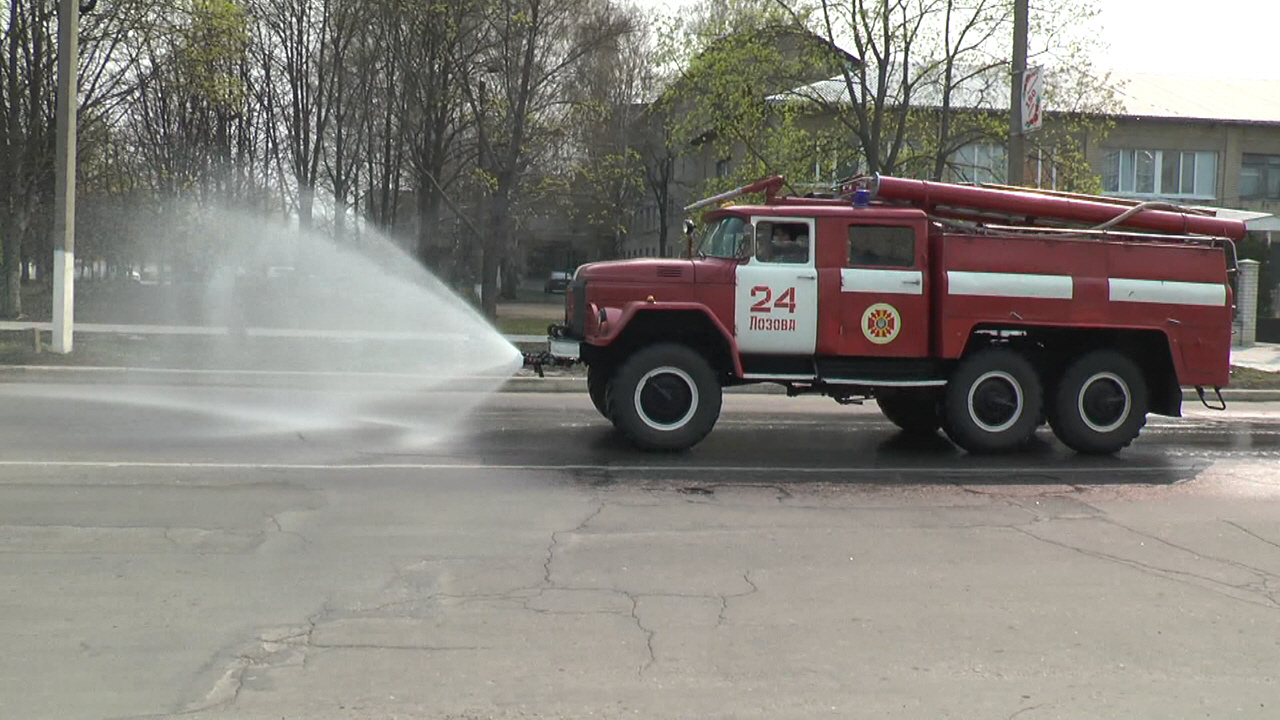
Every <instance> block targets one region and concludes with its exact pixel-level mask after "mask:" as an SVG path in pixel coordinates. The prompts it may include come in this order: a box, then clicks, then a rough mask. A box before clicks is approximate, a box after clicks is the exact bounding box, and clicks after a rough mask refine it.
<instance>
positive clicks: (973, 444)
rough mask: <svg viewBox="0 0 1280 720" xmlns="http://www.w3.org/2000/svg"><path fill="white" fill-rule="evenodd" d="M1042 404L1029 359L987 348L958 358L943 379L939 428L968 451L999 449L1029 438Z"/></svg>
mask: <svg viewBox="0 0 1280 720" xmlns="http://www.w3.org/2000/svg"><path fill="white" fill-rule="evenodd" d="M1043 407H1044V390H1043V388H1042V386H1041V384H1040V377H1039V375H1038V374H1037V373H1036V370H1035V368H1034V367H1033V366H1032V365H1031V363H1030V362H1029V361H1028V360H1027V359H1026V358H1025V357H1023V356H1022V355H1020V354H1018V353H1017V352H1015V351H1013V350H1010V349H1008V348H988V349H986V350H982V351H979V352H977V353H975V354H973V355H971V356H969V357H968V358H966V359H965V360H963V361H962V362H961V363H960V366H959V367H958V368H956V372H955V375H953V376H952V378H951V380H950V382H948V383H947V389H946V393H945V399H944V401H943V423H942V427H943V429H944V430H945V431H946V433H947V437H949V438H951V441H952V442H954V443H955V444H957V445H959V446H960V447H962V448H964V449H965V450H967V451H969V452H971V453H995V452H1005V451H1008V450H1012V449H1014V448H1017V447H1018V446H1020V445H1023V444H1025V443H1026V442H1027V441H1028V440H1030V439H1031V436H1032V435H1034V434H1035V431H1036V426H1037V425H1038V424H1039V419H1040V416H1041V411H1042V409H1043Z"/></svg>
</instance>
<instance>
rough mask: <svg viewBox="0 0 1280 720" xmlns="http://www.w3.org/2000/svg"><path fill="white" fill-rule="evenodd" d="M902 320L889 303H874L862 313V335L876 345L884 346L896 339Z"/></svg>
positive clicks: (896, 310)
mask: <svg viewBox="0 0 1280 720" xmlns="http://www.w3.org/2000/svg"><path fill="white" fill-rule="evenodd" d="M901 327H902V318H901V317H900V316H899V315H898V309H897V308H895V307H894V306H892V305H890V304H889V303H876V304H874V305H872V306H870V307H868V308H867V310H866V312H864V313H862V334H863V335H866V336H867V339H868V340H870V341H871V342H873V343H875V344H876V345H885V344H888V343H891V342H893V340H894V338H896V337H898V330H899V329H900V328H901Z"/></svg>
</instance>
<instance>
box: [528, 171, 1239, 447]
mask: <svg viewBox="0 0 1280 720" xmlns="http://www.w3.org/2000/svg"><path fill="white" fill-rule="evenodd" d="M783 185H784V180H783V179H782V178H780V177H770V178H765V179H763V180H760V181H758V182H755V183H752V184H751V185H747V186H744V187H741V188H738V189H737V190H734V191H731V192H728V193H724V194H722V195H718V196H716V197H712V198H707V199H706V200H703V201H699V202H697V203H694V204H693V205H690V206H689V207H687V208H686V210H687V211H696V210H699V209H701V208H706V207H708V206H715V207H714V208H712V209H709V210H706V211H705V212H704V214H703V217H702V227H701V229H700V231H699V232H697V233H696V236H695V234H694V232H693V230H692V224H691V223H689V222H686V229H687V231H688V235H689V241H690V245H689V252H688V253H687V256H686V257H684V258H679V259H637V260H625V261H613V262H599V263H591V264H588V265H584V266H582V267H580V268H578V270H577V272H576V273H575V275H574V277H573V280H572V281H571V283H570V285H569V290H568V292H567V293H566V299H565V321H564V324H563V325H553V326H552V327H551V328H550V329H549V330H550V335H551V337H550V338H549V355H550V356H551V357H552V358H553V359H555V360H556V361H559V362H569V363H572V362H582V363H585V364H586V365H587V370H588V373H587V388H588V392H589V394H590V396H591V400H592V401H593V402H594V404H595V407H596V408H597V409H598V410H599V411H600V413H601V414H602V415H604V416H605V417H606V418H608V419H609V420H610V421H611V422H612V423H613V424H614V425H615V426H616V427H617V428H618V429H619V430H620V431H621V432H622V433H623V434H624V435H625V436H626V437H628V438H629V439H630V440H631V441H632V442H633V443H634V444H635V445H637V446H639V447H641V448H644V449H649V450H681V449H687V448H690V447H692V446H694V445H696V444H697V443H698V442H700V441H701V440H702V439H703V438H705V437H706V435H707V434H708V433H709V432H710V431H711V429H712V428H713V427H714V425H715V423H716V420H717V418H718V416H719V415H720V410H721V392H722V390H723V388H726V387H730V386H735V385H743V384H748V383H763V382H767V383H777V384H780V385H783V386H785V387H786V389H787V394H788V395H793V396H794V395H801V394H808V393H816V394H823V395H827V396H830V397H833V398H834V399H835V400H837V401H839V402H842V403H848V402H861V401H863V400H871V399H874V400H875V401H876V403H877V404H878V405H879V407H880V409H881V410H882V411H883V412H884V414H885V416H886V417H887V418H888V419H889V420H890V421H892V422H893V423H895V424H896V425H898V426H899V427H900V428H902V429H903V430H904V431H907V432H911V433H933V432H936V431H937V430H938V429H939V428H941V429H942V430H943V431H944V432H945V433H946V434H947V436H948V437H949V438H951V440H952V441H953V442H955V443H956V444H957V445H959V446H960V447H962V448H964V449H965V450H967V451H969V452H972V453H986V452H999V451H1007V450H1011V449H1014V448H1017V447H1019V446H1021V445H1023V444H1024V443H1026V441H1028V440H1029V439H1030V438H1031V436H1032V435H1033V433H1034V432H1035V431H1036V429H1037V428H1038V427H1039V426H1040V425H1042V424H1044V423H1046V422H1047V423H1048V424H1049V426H1050V427H1051V428H1052V430H1053V432H1054V434H1055V435H1056V436H1057V437H1058V438H1059V439H1060V440H1061V441H1062V442H1063V443H1065V444H1066V445H1067V446H1069V447H1071V448H1073V449H1074V450H1076V451H1078V452H1081V453H1090V454H1109V453H1114V452H1116V451H1119V450H1120V449H1122V448H1124V447H1126V446H1127V445H1129V444H1130V443H1131V442H1132V441H1133V440H1134V439H1135V438H1136V437H1137V436H1138V433H1139V431H1140V430H1141V428H1142V426H1143V425H1144V424H1145V423H1146V417H1147V414H1148V413H1156V414H1159V415H1168V416H1175V417H1176V416H1179V415H1180V414H1181V405H1182V389H1181V388H1182V387H1195V388H1196V389H1197V390H1198V391H1199V393H1200V398H1201V400H1202V401H1204V397H1205V390H1204V388H1206V387H1211V388H1214V389H1215V391H1218V390H1220V389H1221V387H1223V386H1225V385H1226V384H1227V381H1228V374H1229V360H1230V346H1231V325H1232V291H1231V286H1230V282H1229V272H1231V270H1229V268H1232V267H1233V266H1234V262H1235V245H1234V242H1233V241H1235V240H1239V239H1241V238H1242V237H1243V236H1244V232H1245V228H1244V224H1243V223H1242V222H1240V221H1238V220H1233V219H1226V218H1220V217H1216V216H1214V215H1213V214H1212V212H1210V211H1202V210H1197V209H1192V208H1184V207H1177V206H1172V205H1168V204H1165V203H1157V202H1133V201H1128V200H1124V199H1118V198H1107V197H1095V196H1081V195H1071V194H1066V193H1056V192H1046V191H1035V190H1027V189H1021V188H1009V187H1002V186H976V185H957V184H948V183H934V182H924V181H919V180H908V179H902V178H893V177H884V176H874V177H866V176H860V177H857V178H853V179H851V180H850V181H847V182H846V183H843V184H842V185H841V186H840V189H839V191H838V192H832V193H829V194H827V195H825V196H812V195H806V196H803V197H800V196H794V195H793V196H787V195H783V194H780V193H779V191H780V190H781V189H782V187H783ZM748 193H756V194H760V193H763V197H764V199H763V203H762V204H743V205H735V204H725V203H726V201H728V200H731V199H732V198H734V197H737V196H740V195H744V194H748ZM1217 397H1218V402H1221V393H1220V392H1218V395H1217ZM1206 404H1207V403H1206Z"/></svg>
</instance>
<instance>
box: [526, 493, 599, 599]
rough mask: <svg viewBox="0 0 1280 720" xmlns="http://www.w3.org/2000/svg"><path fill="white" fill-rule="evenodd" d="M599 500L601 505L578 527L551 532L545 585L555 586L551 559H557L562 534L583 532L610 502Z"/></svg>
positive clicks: (544, 567)
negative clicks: (557, 548)
mask: <svg viewBox="0 0 1280 720" xmlns="http://www.w3.org/2000/svg"><path fill="white" fill-rule="evenodd" d="M598 502H599V503H600V504H599V506H598V507H596V509H595V510H593V511H592V512H591V514H590V515H588V516H587V517H586V518H585V519H584V520H583V521H582V522H580V523H578V525H577V527H574V528H570V529H569V530H557V531H555V532H553V533H551V544H550V545H548V546H547V559H546V561H545V562H543V563H542V570H543V576H542V582H543V585H544V586H546V587H553V586H554V585H555V583H554V582H553V581H552V580H551V561H552V560H554V559H555V552H556V546H557V545H559V544H560V535H561V534H563V533H578V532H582V531H583V529H585V528H586V527H587V525H588V524H589V523H590V522H591V521H592V520H595V519H596V516H597V515H599V514H600V513H602V512H604V508H605V506H606V505H607V504H608V503H606V502H604V501H603V500H600V501H598Z"/></svg>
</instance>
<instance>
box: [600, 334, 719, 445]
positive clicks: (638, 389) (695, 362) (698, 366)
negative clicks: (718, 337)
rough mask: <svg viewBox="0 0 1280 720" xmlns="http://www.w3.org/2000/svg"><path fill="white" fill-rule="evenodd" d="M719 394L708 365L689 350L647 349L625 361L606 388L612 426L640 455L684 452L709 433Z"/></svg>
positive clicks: (670, 346) (670, 345)
mask: <svg viewBox="0 0 1280 720" xmlns="http://www.w3.org/2000/svg"><path fill="white" fill-rule="evenodd" d="M720 403H721V388H720V381H719V379H718V378H717V377H716V373H715V370H714V369H712V367H711V365H710V363H708V362H707V360H706V359H705V358H704V357H702V355H700V354H699V353H698V352H696V351H695V350H693V349H692V348H690V347H688V346H685V345H679V344H675V343H663V344H659V345H650V346H649V347H646V348H643V349H641V350H639V351H637V352H636V354H635V355H632V356H631V357H630V358H628V359H627V360H626V361H625V362H624V363H623V364H622V365H621V366H620V367H619V368H618V371H617V373H615V374H614V376H613V380H612V381H611V382H610V383H609V388H608V409H609V412H610V414H611V415H612V420H613V423H614V425H616V426H617V427H618V429H619V430H621V431H622V433H623V434H624V435H626V436H627V438H628V439H630V440H631V442H632V443H634V444H635V445H636V446H637V447H639V448H641V449H644V450H687V449H689V448H691V447H693V446H694V445H697V444H698V443H699V442H701V441H702V439H703V438H705V437H706V436H707V434H708V433H710V432H711V429H712V428H713V427H715V424H716V420H717V419H719V417H720Z"/></svg>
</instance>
